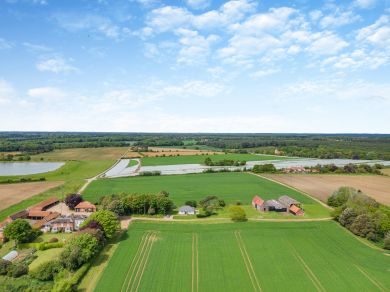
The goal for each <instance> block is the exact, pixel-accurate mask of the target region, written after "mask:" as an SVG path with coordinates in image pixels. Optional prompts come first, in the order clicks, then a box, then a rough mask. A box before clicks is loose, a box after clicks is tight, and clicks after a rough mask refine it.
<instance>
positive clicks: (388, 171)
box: [382, 168, 390, 176]
mask: <svg viewBox="0 0 390 292" xmlns="http://www.w3.org/2000/svg"><path fill="white" fill-rule="evenodd" d="M382 172H383V173H384V174H386V175H389V176H390V168H385V169H382Z"/></svg>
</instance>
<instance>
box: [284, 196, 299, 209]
mask: <svg viewBox="0 0 390 292" xmlns="http://www.w3.org/2000/svg"><path fill="white" fill-rule="evenodd" d="M279 202H280V203H282V204H283V205H285V206H286V207H290V206H291V205H296V204H299V202H298V201H297V200H294V199H293V198H290V197H289V196H281V197H280V198H279Z"/></svg>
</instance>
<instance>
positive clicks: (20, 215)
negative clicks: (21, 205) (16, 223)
mask: <svg viewBox="0 0 390 292" xmlns="http://www.w3.org/2000/svg"><path fill="white" fill-rule="evenodd" d="M27 215H28V211H27V210H22V211H19V212H16V213H14V214H12V215H9V218H11V219H12V220H16V219H19V218H23V217H26V216H27Z"/></svg>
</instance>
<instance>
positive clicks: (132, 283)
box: [121, 232, 156, 292]
mask: <svg viewBox="0 0 390 292" xmlns="http://www.w3.org/2000/svg"><path fill="white" fill-rule="evenodd" d="M155 240H156V233H155V232H147V233H145V234H144V235H143V236H142V239H141V242H140V244H139V246H138V249H137V252H136V253H135V255H134V258H133V260H132V262H131V264H130V266H129V269H128V271H127V273H126V277H125V279H124V281H123V283H122V287H121V292H122V291H138V288H139V285H140V283H141V280H142V276H143V273H144V271H145V268H146V266H147V263H148V260H149V256H150V252H151V250H152V247H153V244H154V242H155ZM134 274H135V275H134ZM129 277H130V278H129ZM134 288H135V289H134Z"/></svg>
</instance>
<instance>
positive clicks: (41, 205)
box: [30, 197, 60, 211]
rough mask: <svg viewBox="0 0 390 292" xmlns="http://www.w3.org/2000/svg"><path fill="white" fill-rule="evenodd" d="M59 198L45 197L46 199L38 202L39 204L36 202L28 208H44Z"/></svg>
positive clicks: (35, 209) (40, 209)
mask: <svg viewBox="0 0 390 292" xmlns="http://www.w3.org/2000/svg"><path fill="white" fill-rule="evenodd" d="M59 201H60V200H59V199H58V198H57V197H52V198H50V199H47V200H46V201H43V202H40V203H39V204H36V205H34V206H32V207H31V208H30V210H34V211H37V210H39V211H42V209H44V208H45V207H47V206H49V205H52V204H54V203H57V202H59Z"/></svg>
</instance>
